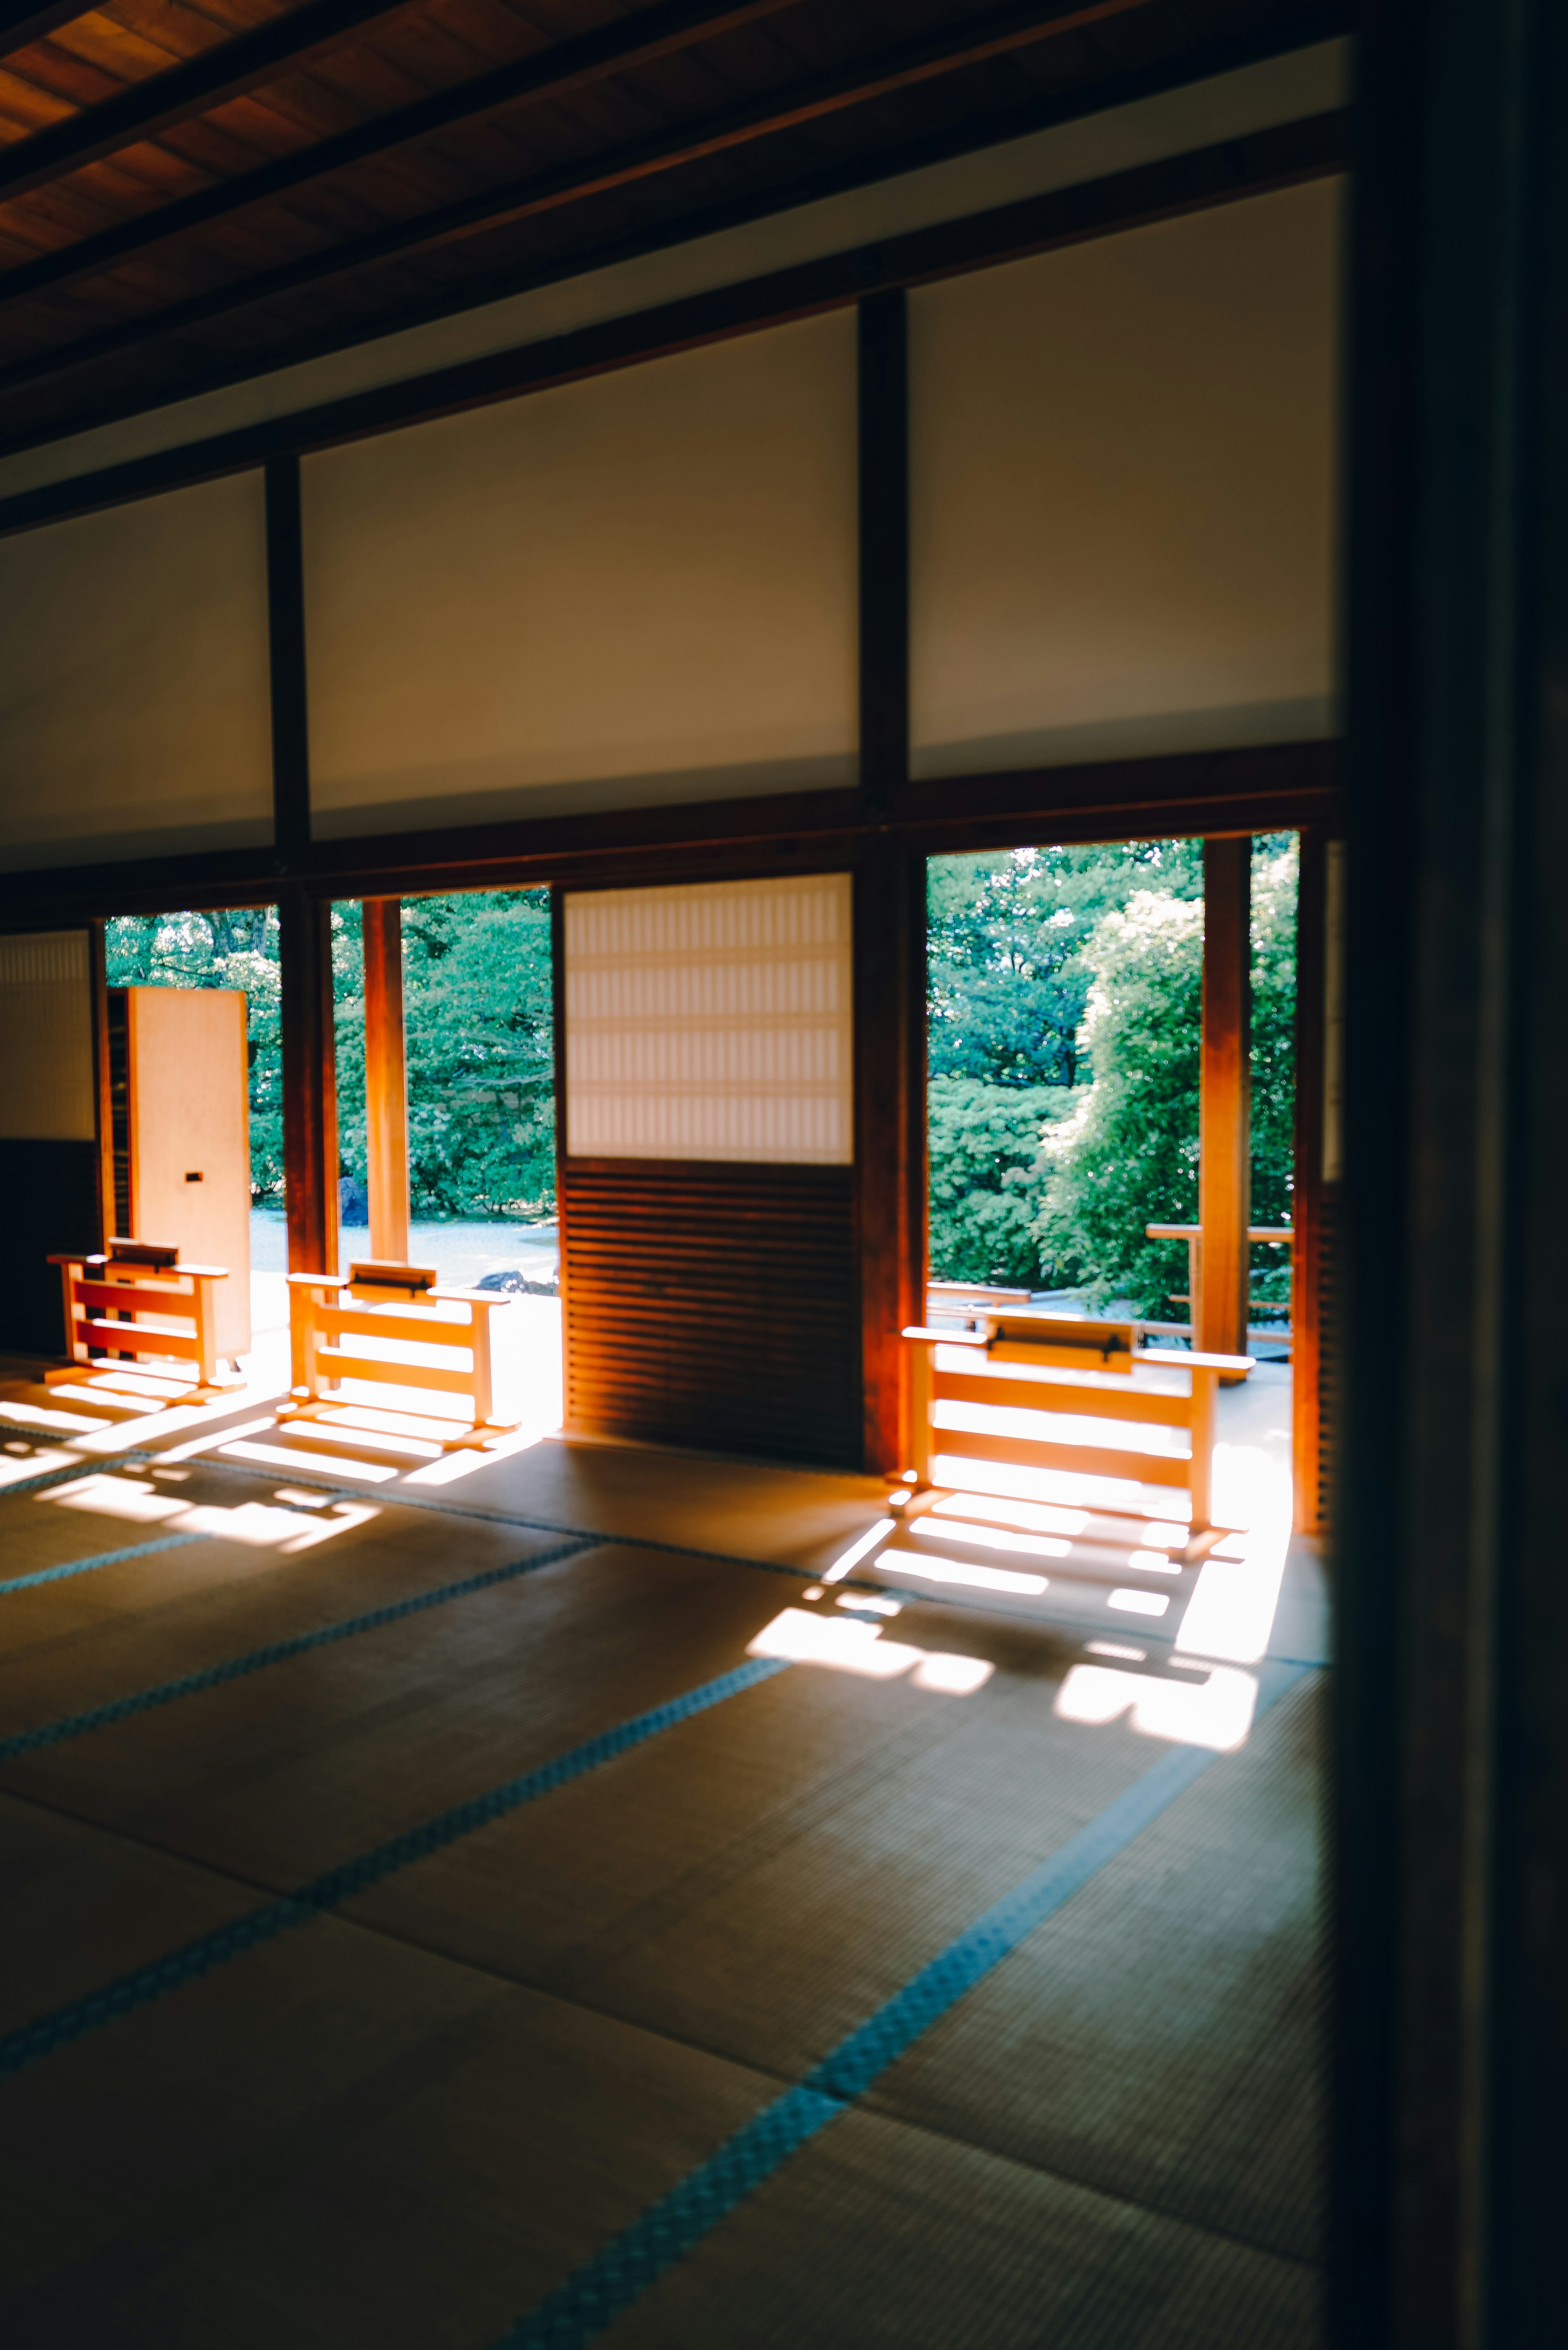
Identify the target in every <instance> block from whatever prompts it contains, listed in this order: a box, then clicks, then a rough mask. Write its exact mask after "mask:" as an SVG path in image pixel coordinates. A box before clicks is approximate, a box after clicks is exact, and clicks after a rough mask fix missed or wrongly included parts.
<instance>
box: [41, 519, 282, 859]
mask: <svg viewBox="0 0 1568 2350" xmlns="http://www.w3.org/2000/svg"><path fill="white" fill-rule="evenodd" d="M0 778H3V782H4V788H3V789H0V863H4V864H5V865H7V866H10V867H18V866H37V865H55V864H79V863H82V862H84V861H89V860H95V859H98V858H120V857H152V856H165V855H175V854H178V853H180V852H181V851H183V850H189V849H199V848H226V847H244V846H250V845H254V844H256V843H258V842H265V841H270V839H271V838H272V736H271V718H270V710H269V688H268V675H267V617H266V537H265V516H264V506H263V490H262V477H261V475H260V473H244V474H241V475H238V476H237V477H236V478H235V479H234V480H233V481H227V482H211V483H207V484H204V485H203V486H202V487H201V488H199V489H190V490H177V491H171V492H170V493H169V494H167V495H165V496H162V497H156V498H144V499H142V500H140V502H139V503H138V504H134V505H128V506H118V507H115V508H113V509H112V510H111V511H110V512H109V513H107V514H98V515H84V516H83V517H82V518H81V519H80V520H78V521H75V522H62V523H54V524H51V525H49V526H48V527H47V529H43V530H35V531H27V532H25V533H23V534H22V535H21V536H19V537H16V538H11V539H6V540H5V541H4V542H3V543H0Z"/></svg>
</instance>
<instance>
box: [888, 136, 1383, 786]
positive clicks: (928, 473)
mask: <svg viewBox="0 0 1568 2350" xmlns="http://www.w3.org/2000/svg"><path fill="white" fill-rule="evenodd" d="M1340 201H1341V198H1340V192H1339V189H1338V186H1337V185H1336V184H1335V183H1323V182H1320V183H1317V184H1314V185H1312V186H1309V187H1303V188H1293V189H1288V190H1285V191H1283V192H1279V193H1276V194H1272V195H1266V196H1257V197H1252V198H1250V199H1248V200H1247V201H1245V202H1243V203H1231V204H1222V205H1220V206H1218V207H1217V208H1216V209H1215V210H1213V211H1211V212H1205V213H1193V214H1191V215H1190V216H1189V217H1186V218H1183V219H1179V220H1172V221H1165V222H1161V223H1158V224H1156V225H1154V226H1151V227H1148V228H1141V229H1136V230H1133V231H1130V232H1127V233H1126V234H1121V235H1117V236H1110V237H1102V238H1098V239H1096V241H1094V242H1093V243H1090V244H1080V245H1075V246H1072V247H1070V248H1068V249H1066V250H1064V251H1063V252H1060V253H1053V254H1045V255H1040V256H1039V257H1037V258H1035V259H1033V260H1029V261H1022V262H1014V263H1012V264H1009V265H1006V266H1005V267H1002V268H997V269H989V270H981V271H979V272H977V273H976V274H975V275H973V276H968V277H963V278H959V279H955V280H953V281H952V282H950V283H949V284H946V285H941V286H929V287H926V288H924V289H923V290H921V291H919V292H918V293H916V294H914V295H912V296H911V297H910V384H911V406H910V426H911V488H912V502H913V503H912V514H911V530H912V562H913V614H912V620H913V647H912V657H913V678H914V687H913V695H914V710H913V726H914V742H915V754H914V755H915V766H916V772H917V773H919V774H923V775H961V774H965V773H975V772H984V771H986V770H988V769H995V768H1002V767H1010V766H1028V765H1033V764H1061V763H1064V762H1071V761H1074V760H1078V759H1101V758H1114V757H1120V756H1124V755H1142V754H1155V753H1160V752H1169V751H1182V750H1199V749H1216V748H1221V747H1224V746H1226V745H1229V744H1232V743H1258V742H1282V741H1291V740H1298V739H1301V738H1303V737H1308V736H1314V735H1320V734H1324V733H1330V732H1332V731H1333V730H1334V723H1335V722H1334V682H1333V660H1332V644H1333V634H1334V624H1333V611H1332V587H1331V583H1332V575H1333V560H1334V547H1333V539H1334V529H1333V515H1334V486H1335V485H1334V467H1335V455H1334V385H1335V373H1336V365H1337V362H1336V356H1335V329H1336V321H1337V316H1338V304H1339V292H1338V286H1337V283H1336V271H1335V255H1336V252H1337V226H1336V222H1337V213H1338V209H1339V204H1340Z"/></svg>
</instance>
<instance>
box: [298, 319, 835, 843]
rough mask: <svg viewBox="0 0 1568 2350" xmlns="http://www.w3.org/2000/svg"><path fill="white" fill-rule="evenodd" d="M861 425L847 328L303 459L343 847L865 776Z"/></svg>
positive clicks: (328, 800) (322, 817) (320, 773)
mask: <svg viewBox="0 0 1568 2350" xmlns="http://www.w3.org/2000/svg"><path fill="white" fill-rule="evenodd" d="M855 430H856V428H855V324H854V319H853V317H852V316H850V315H849V314H848V313H845V314H844V315H842V316H836V317H826V318H816V319H809V320H807V321H805V323H804V324H801V325H798V326H791V327H784V328H774V329H770V330H769V331H768V332H766V333H762V334H755V335H748V336H743V337H742V338H738V339H737V340H735V341H732V342H728V343H721V344H716V345H714V346H712V347H711V348H707V349H703V350H696V351H690V352H685V353H682V354H681V355H680V356H679V357H677V358H673V359H659V360H654V361H652V362H649V363H648V364H646V365H643V366H640V367H633V368H627V369H621V370H620V371H618V372H617V373H614V374H610V375H606V376H600V377H597V378H595V379H593V380H589V381H587V382H582V383H571V384H563V385H560V386H557V387H556V389H555V390H549V391H542V392H535V393H531V394H529V395H528V396H526V397H525V398H522V399H518V400H510V401H508V402H505V403H504V404H503V405H501V406H499V407H494V408H489V409H483V410H480V411H475V412H474V413H473V414H472V415H464V416H453V417H448V418H444V419H442V420H441V421H438V422H435V423H431V424H422V425H420V426H417V427H415V428H414V429H412V430H410V431H409V432H397V433H391V434H389V435H387V436H385V437H384V438H381V439H378V440H372V441H367V442H362V443H360V444H358V446H356V447H352V448H344V449H336V450H331V451H328V452H325V453H323V454H322V455H319V456H316V457H311V458H307V459H306V463H305V466H304V473H303V478H304V485H305V520H306V616H307V629H308V637H309V648H310V733H311V762H312V779H313V781H312V798H313V804H314V808H315V813H316V824H317V830H318V832H320V833H322V834H324V835H327V836H335V835H344V834H350V833H367V832H374V831H379V830H382V829H389V830H390V829H402V828H405V827H423V826H434V825H451V824H463V823H472V822H476V821H484V820H489V819H491V818H496V817H510V816H548V815H556V814H559V813H563V812H576V811H587V810H593V809H600V808H624V807H634V806H650V805H667V804H673V803H677V802H680V801H691V800H701V799H712V798H716V797H728V796H730V795H739V794H752V793H762V792H776V791H785V790H795V789H815V788H822V787H825V786H832V785H844V784H847V783H851V782H853V780H854V775H855V746H856V595H857V589H856V544H855V530H856V486H855V484H856V473H855V463H856V461H855Z"/></svg>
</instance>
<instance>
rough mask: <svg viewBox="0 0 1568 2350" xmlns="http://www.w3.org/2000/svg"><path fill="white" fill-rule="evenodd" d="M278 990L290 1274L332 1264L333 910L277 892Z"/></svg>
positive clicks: (294, 893)
mask: <svg viewBox="0 0 1568 2350" xmlns="http://www.w3.org/2000/svg"><path fill="white" fill-rule="evenodd" d="M277 919H278V960H279V963H280V966H281V968H280V972H279V977H280V982H281V988H282V1006H281V1014H282V1031H283V1170H284V1205H285V1208H286V1213H287V1217H288V1268H289V1271H290V1272H291V1273H314V1274H323V1273H332V1272H335V1271H336V1269H337V1063H336V1058H335V1051H334V1044H335V1039H334V1030H333V1017H332V908H331V906H330V905H329V904H328V902H327V899H322V898H311V897H309V896H307V895H306V892H305V891H304V890H303V889H283V890H280V891H279V893H278V905H277Z"/></svg>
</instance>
